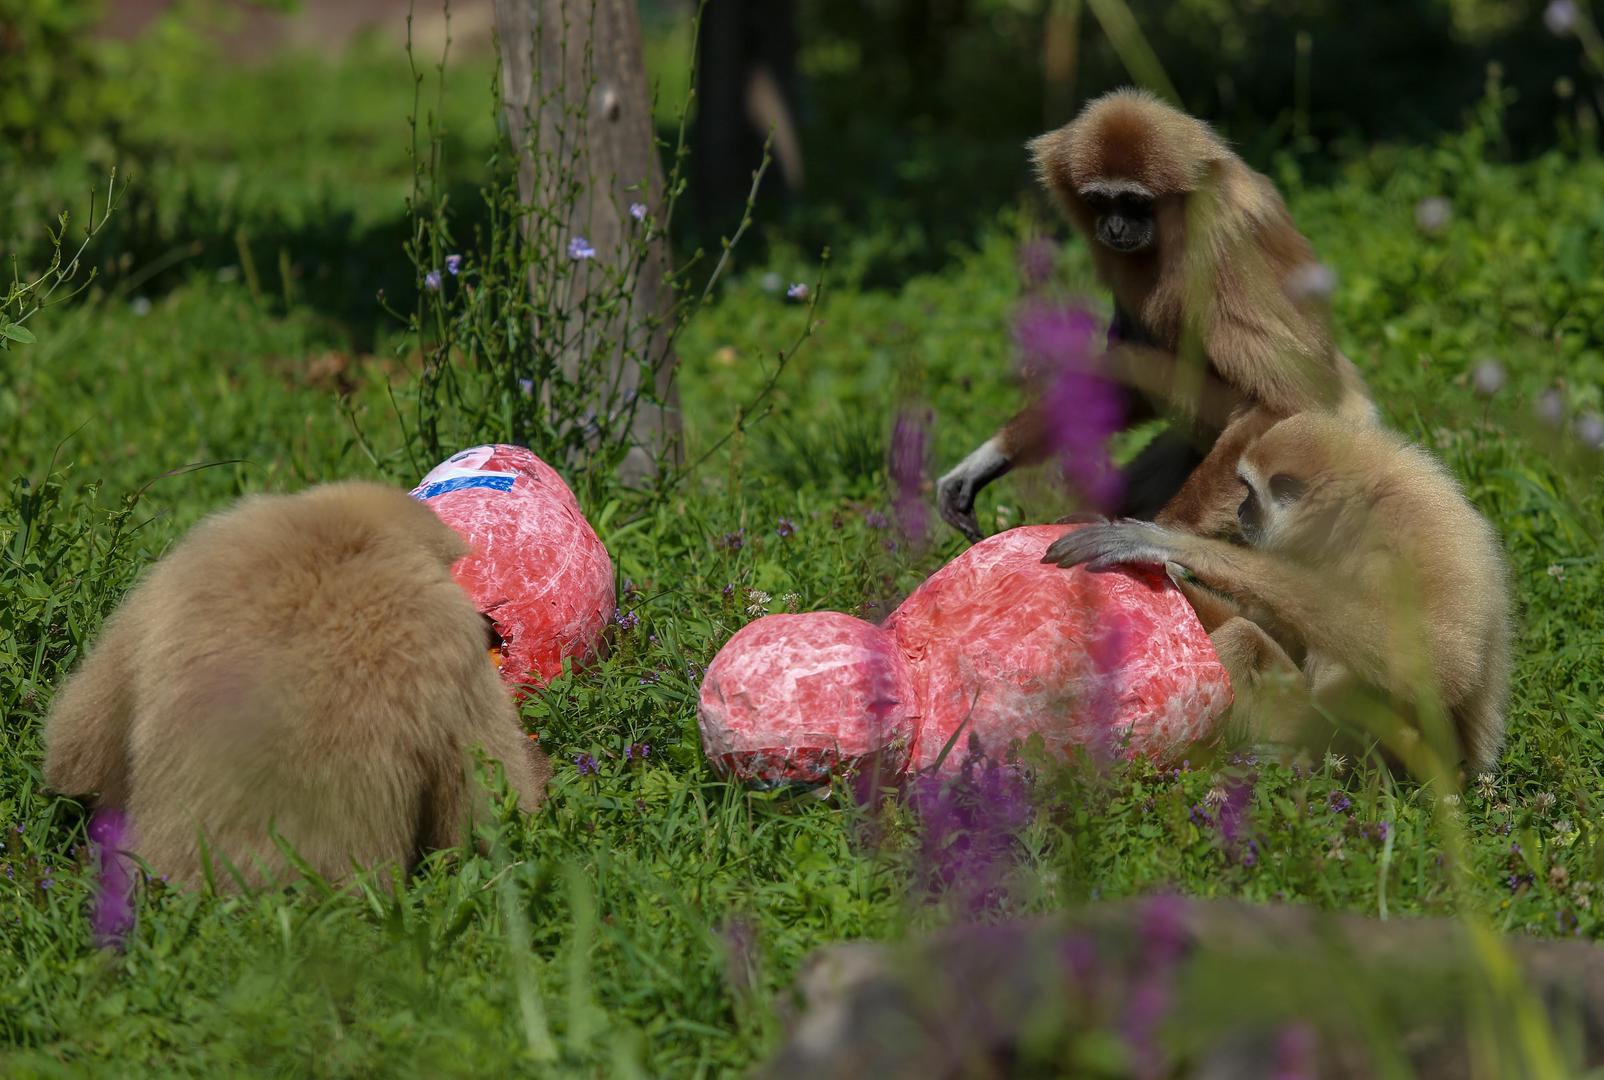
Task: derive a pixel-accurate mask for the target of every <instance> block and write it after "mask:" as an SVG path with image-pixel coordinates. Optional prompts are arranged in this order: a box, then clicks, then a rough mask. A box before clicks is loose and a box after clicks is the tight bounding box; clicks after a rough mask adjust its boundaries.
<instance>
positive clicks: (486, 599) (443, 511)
mask: <svg viewBox="0 0 1604 1080" xmlns="http://www.w3.org/2000/svg"><path fill="white" fill-rule="evenodd" d="M411 494H412V497H413V498H415V499H421V500H423V501H424V502H425V503H427V504H428V505H429V506H430V507H431V508H432V509H433V510H434V512H435V513H436V514H438V515H439V516H440V518H441V520H443V521H444V522H445V523H446V524H447V525H450V526H451V527H452V528H453V529H455V530H457V532H459V533H461V534H462V536H463V538H464V539H466V540H467V541H468V543H469V544H471V545H472V546H473V553H472V554H470V555H468V556H466V557H464V558H463V559H461V560H460V561H459V562H458V563H457V564H456V566H454V567H452V569H451V572H452V576H453V577H455V578H456V580H457V583H458V584H459V585H461V586H462V587H463V588H464V589H465V590H467V592H468V595H469V596H471V597H473V602H474V605H475V606H476V607H477V608H478V609H479V610H480V611H481V612H483V613H484V614H485V615H487V616H489V617H490V619H491V621H493V622H494V623H495V627H496V633H497V634H499V635H500V637H501V639H502V643H503V644H502V647H501V649H500V656H499V663H500V667H501V677H502V679H503V680H504V681H506V682H507V683H508V684H510V685H512V686H515V687H519V688H520V689H522V690H527V689H528V688H529V687H531V686H544V685H545V684H546V683H547V682H549V681H550V680H551V679H552V678H553V677H555V676H556V675H558V674H559V673H560V672H561V671H562V664H563V660H565V659H568V658H572V659H573V660H574V662H575V663H578V664H584V663H587V662H588V661H590V660H592V659H594V658H595V657H596V656H597V655H598V653H599V652H600V650H601V647H602V640H603V639H602V635H603V633H604V631H605V630H606V628H607V623H608V621H609V620H610V619H611V618H612V617H613V612H614V608H615V603H614V596H613V563H612V559H611V558H610V557H609V556H608V554H607V549H606V547H604V546H603V545H602V542H601V539H600V538H599V537H598V536H597V535H596V530H594V529H592V528H591V527H590V522H588V521H586V520H585V515H584V514H583V513H581V512H580V509H579V502H578V500H576V499H575V498H574V493H573V492H572V491H570V490H569V489H568V485H567V484H565V483H563V480H562V477H560V476H558V475H557V472H556V470H554V469H553V468H552V467H551V466H549V465H547V464H546V463H545V462H544V461H541V460H540V458H538V457H536V456H535V455H534V453H533V452H531V451H529V450H527V449H525V448H524V447H522V446H510V445H506V444H497V445H493V446H475V447H472V448H471V449H468V450H464V451H462V452H461V453H457V454H453V455H451V457H449V458H447V459H446V460H445V461H443V462H441V463H440V464H439V465H437V466H435V468H434V469H432V470H430V472H429V474H428V475H427V476H425V477H424V478H423V480H422V481H421V482H420V483H419V484H418V486H417V487H416V488H414V489H413V490H412V493H411Z"/></svg>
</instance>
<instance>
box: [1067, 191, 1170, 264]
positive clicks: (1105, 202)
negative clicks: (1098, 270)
mask: <svg viewBox="0 0 1604 1080" xmlns="http://www.w3.org/2000/svg"><path fill="white" fill-rule="evenodd" d="M1080 197H1081V199H1082V201H1084V202H1085V203H1086V206H1087V207H1088V208H1089V209H1090V210H1091V212H1092V214H1093V216H1094V217H1095V218H1096V226H1095V228H1096V231H1097V240H1098V243H1100V244H1102V245H1103V246H1104V247H1106V248H1108V249H1109V250H1110V251H1117V252H1119V253H1120V254H1121V255H1134V254H1136V253H1138V252H1142V251H1146V250H1148V249H1149V248H1151V247H1152V246H1153V244H1154V242H1155V241H1156V240H1157V238H1158V233H1157V230H1156V229H1155V227H1154V224H1153V193H1152V192H1150V191H1148V190H1147V189H1146V188H1145V187H1143V186H1142V185H1141V184H1138V183H1136V182H1135V181H1133V180H1099V181H1096V182H1095V183H1091V184H1087V185H1086V186H1085V187H1083V188H1081V190H1080Z"/></svg>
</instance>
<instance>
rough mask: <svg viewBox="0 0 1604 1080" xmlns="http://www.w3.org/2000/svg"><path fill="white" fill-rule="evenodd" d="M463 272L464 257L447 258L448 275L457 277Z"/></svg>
mask: <svg viewBox="0 0 1604 1080" xmlns="http://www.w3.org/2000/svg"><path fill="white" fill-rule="evenodd" d="M461 270H462V256H461V255H447V256H446V273H448V274H450V275H451V276H452V277H456V276H457V274H458V272H459V271H461Z"/></svg>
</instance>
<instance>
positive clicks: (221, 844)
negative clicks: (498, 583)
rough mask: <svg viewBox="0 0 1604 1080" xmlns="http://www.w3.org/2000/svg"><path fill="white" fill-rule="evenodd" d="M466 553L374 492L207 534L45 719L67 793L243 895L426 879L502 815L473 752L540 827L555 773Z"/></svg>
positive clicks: (268, 508)
mask: <svg viewBox="0 0 1604 1080" xmlns="http://www.w3.org/2000/svg"><path fill="white" fill-rule="evenodd" d="M467 553H468V546H467V544H465V543H464V542H463V540H462V538H461V537H460V536H458V535H457V534H456V533H455V532H454V531H452V529H451V528H450V527H449V526H448V525H446V524H445V523H444V522H442V521H441V520H440V519H439V518H438V517H437V516H435V514H434V512H433V511H432V510H430V509H429V508H428V507H427V506H425V505H424V504H423V503H421V502H418V501H417V500H415V499H412V498H409V497H408V496H407V495H406V494H405V493H403V492H400V491H396V490H394V489H392V488H388V487H381V486H379V485H377V484H365V483H347V484H333V485H327V486H324V487H318V488H313V489H311V490H309V491H305V492H302V493H300V494H297V495H261V496H254V497H252V498H248V499H246V500H245V501H244V502H242V503H241V504H240V505H238V506H237V507H235V508H233V509H231V510H228V511H225V512H223V513H220V514H216V515H213V516H212V517H210V518H208V519H207V520H205V521H203V522H201V523H200V524H199V525H197V526H196V527H195V528H194V529H193V530H191V532H190V533H189V534H188V535H187V536H185V537H184V539H183V540H182V541H181V542H180V543H179V544H178V545H177V546H176V547H175V548H174V549H173V550H172V551H171V552H170V553H169V554H167V555H166V556H165V557H163V558H162V559H161V560H160V561H159V562H157V563H156V565H155V566H154V567H153V568H152V569H151V570H150V572H149V573H148V575H147V576H146V577H145V579H144V580H143V581H142V582H140V583H139V584H138V585H137V586H136V587H135V588H134V590H133V591H132V592H131V593H129V595H128V596H127V597H126V598H125V599H124V601H123V603H122V606H121V607H120V608H118V610H117V611H116V612H114V613H113V614H112V616H111V618H110V619H108V620H107V622H106V624H105V626H104V627H103V628H102V629H101V632H100V635H99V638H98V640H97V641H96V642H95V645H94V648H93V649H91V651H90V652H89V654H88V657H87V659H85V660H84V661H83V663H82V664H81V665H80V666H79V668H78V670H77V671H76V672H74V673H73V675H72V676H71V677H70V678H68V680H67V682H66V683H65V685H63V686H62V688H61V690H60V691H59V692H58V693H57V694H56V699H55V701H54V702H53V703H52V705H51V709H50V713H49V715H48V716H47V718H46V720H45V729H44V742H45V760H44V774H45V780H46V782H47V783H48V784H49V785H50V786H51V787H52V788H53V789H55V790H56V791H60V792H62V793H64V794H68V795H93V796H94V797H95V799H94V801H95V802H96V803H97V804H100V805H107V806H115V807H121V808H125V809H126V810H127V811H128V815H129V819H130V824H131V826H132V833H133V841H132V845H131V848H132V850H133V851H134V852H135V853H136V854H138V855H139V856H140V857H142V858H144V859H145V860H146V861H147V862H148V863H149V864H150V866H151V867H152V869H153V870H154V871H155V872H156V873H158V874H167V875H170V876H171V877H172V879H173V880H174V881H180V882H186V883H195V882H198V881H200V880H201V879H202V877H203V874H204V867H203V863H204V860H205V857H206V856H204V855H203V846H202V845H204V851H205V852H206V853H207V854H208V855H209V857H210V858H211V860H212V861H213V864H214V870H213V874H212V879H213V881H214V882H215V883H216V884H217V886H218V887H219V888H221V889H232V888H233V887H234V885H235V884H236V882H235V876H234V873H233V872H231V871H230V870H229V867H230V866H231V867H232V868H233V870H234V871H237V873H238V875H239V877H240V879H242V880H243V881H244V882H245V883H246V884H248V885H256V884H262V883H268V882H275V881H283V880H285V879H286V878H288V877H291V876H294V874H295V873H296V870H295V868H294V866H293V864H292V863H291V861H290V860H289V859H288V858H287V857H286V856H285V855H284V854H283V852H282V851H281V850H280V848H279V846H278V844H277V842H276V841H275V838H282V840H283V841H284V842H287V843H288V844H289V845H290V846H291V847H292V848H294V849H295V850H296V851H297V852H298V853H299V855H300V857H301V858H303V859H304V860H305V861H306V862H307V863H308V864H310V866H311V867H312V868H313V869H314V870H315V871H316V872H317V873H319V874H320V875H322V876H323V877H324V878H326V879H328V880H331V881H341V880H343V879H345V878H348V877H349V876H350V874H351V872H352V869H353V867H354V866H377V865H399V866H401V867H403V868H406V867H410V866H411V865H412V864H413V863H414V862H415V861H416V859H417V858H418V856H419V855H420V853H422V852H424V851H427V850H429V849H432V848H446V847H452V846H455V845H456V844H457V843H459V842H460V841H461V840H462V839H463V838H464V837H465V836H467V835H468V830H469V827H470V825H471V824H472V822H473V821H475V820H483V819H484V818H485V817H486V816H488V814H489V812H490V810H489V806H488V800H487V799H486V797H485V794H484V791H483V788H482V786H481V785H480V784H479V783H478V782H477V781H476V780H475V779H474V777H473V775H472V772H473V767H474V758H473V754H474V751H475V749H476V748H477V749H479V750H482V751H483V752H484V754H485V755H486V756H488V757H489V758H491V759H494V760H495V761H497V762H499V763H500V765H501V767H502V768H503V769H504V770H505V772H506V776H507V782H508V784H509V786H510V787H511V789H512V790H513V791H514V792H515V793H516V794H517V796H518V801H519V805H520V806H522V807H523V808H524V809H525V810H533V809H534V808H535V807H536V806H538V805H539V804H540V802H541V800H542V799H543V798H544V790H545V782H546V780H547V778H548V777H549V776H550V775H551V767H550V764H549V763H548V762H547V760H546V757H545V755H544V754H542V753H541V752H540V751H539V750H537V749H536V748H535V747H534V745H533V744H532V743H531V742H530V741H529V740H528V739H527V738H526V737H525V735H524V733H523V731H522V729H521V727H520V724H519V720H518V712H517V709H516V707H515V706H514V705H513V701H512V698H511V696H510V695H509V693H508V691H507V690H506V688H505V687H504V686H503V685H502V683H501V680H500V678H499V677H498V676H497V674H496V672H495V668H494V666H493V665H492V663H491V659H490V656H489V655H488V653H487V650H486V644H487V643H486V628H485V621H484V620H483V618H482V617H481V616H480V615H479V613H478V612H476V611H475V610H474V607H473V603H472V601H471V600H469V598H468V595H467V593H465V592H464V591H463V590H462V589H461V588H460V587H459V586H458V585H457V584H456V582H455V581H453V580H452V577H451V565H452V563H454V562H455V561H456V560H457V559H458V558H460V557H462V556H463V555H466V554H467Z"/></svg>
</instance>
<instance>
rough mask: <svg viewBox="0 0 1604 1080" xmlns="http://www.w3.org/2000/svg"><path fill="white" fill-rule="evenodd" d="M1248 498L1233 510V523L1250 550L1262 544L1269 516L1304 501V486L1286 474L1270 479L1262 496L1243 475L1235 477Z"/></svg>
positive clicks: (1300, 481)
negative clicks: (1250, 547)
mask: <svg viewBox="0 0 1604 1080" xmlns="http://www.w3.org/2000/svg"><path fill="white" fill-rule="evenodd" d="M1238 479H1240V480H1241V481H1242V486H1243V487H1245V488H1247V492H1248V493H1247V496H1246V497H1245V498H1244V499H1243V500H1242V505H1241V506H1238V507H1237V508H1236V521H1237V524H1238V525H1239V526H1241V529H1242V539H1244V540H1246V541H1247V542H1248V543H1249V544H1250V545H1252V546H1253V547H1258V546H1260V545H1261V544H1262V543H1264V532H1265V528H1266V526H1267V525H1268V524H1269V519H1270V516H1271V515H1272V514H1277V513H1284V512H1286V511H1287V510H1288V509H1289V508H1290V507H1291V506H1292V505H1293V504H1294V503H1296V502H1297V501H1298V500H1299V499H1301V498H1302V497H1303V492H1304V490H1305V489H1306V487H1307V485H1306V484H1304V482H1303V481H1302V480H1299V479H1297V478H1296V477H1293V476H1289V475H1287V474H1286V473H1276V474H1275V475H1274V476H1272V477H1270V484H1269V491H1268V493H1264V494H1261V493H1260V491H1259V488H1258V486H1257V485H1255V484H1254V482H1253V481H1252V480H1251V479H1249V478H1248V477H1247V476H1246V475H1243V474H1241V473H1239V474H1238Z"/></svg>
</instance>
